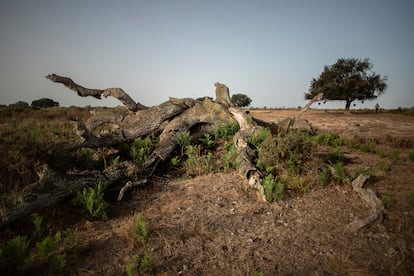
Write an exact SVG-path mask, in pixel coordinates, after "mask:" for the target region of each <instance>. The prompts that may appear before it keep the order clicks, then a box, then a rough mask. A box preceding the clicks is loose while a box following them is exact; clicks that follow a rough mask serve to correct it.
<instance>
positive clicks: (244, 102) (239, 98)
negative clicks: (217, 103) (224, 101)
mask: <svg viewBox="0 0 414 276" xmlns="http://www.w3.org/2000/svg"><path fill="white" fill-rule="evenodd" d="M231 101H232V102H233V103H234V104H235V105H237V106H240V107H244V106H249V105H250V104H251V102H252V99H250V98H249V97H247V95H245V94H233V95H232V96H231Z"/></svg>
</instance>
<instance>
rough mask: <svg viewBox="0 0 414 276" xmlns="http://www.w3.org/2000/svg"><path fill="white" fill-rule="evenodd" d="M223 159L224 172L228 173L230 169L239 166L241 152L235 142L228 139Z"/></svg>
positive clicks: (222, 155)
mask: <svg viewBox="0 0 414 276" xmlns="http://www.w3.org/2000/svg"><path fill="white" fill-rule="evenodd" d="M221 160H222V161H223V170H224V173H227V172H228V171H229V170H230V169H238V168H239V165H240V162H239V154H238V151H237V148H236V146H235V145H234V143H232V142H227V141H226V142H225V143H224V152H223V153H222V154H221Z"/></svg>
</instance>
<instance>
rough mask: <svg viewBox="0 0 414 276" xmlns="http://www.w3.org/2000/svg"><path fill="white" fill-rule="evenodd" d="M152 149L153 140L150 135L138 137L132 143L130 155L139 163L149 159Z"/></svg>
mask: <svg viewBox="0 0 414 276" xmlns="http://www.w3.org/2000/svg"><path fill="white" fill-rule="evenodd" d="M151 151H152V141H151V138H150V137H149V136H147V137H145V138H141V137H137V138H135V140H134V142H133V143H132V145H131V149H130V152H129V155H130V156H131V158H132V160H133V161H135V162H137V163H143V162H144V161H145V160H147V158H148V156H149V155H150V153H151Z"/></svg>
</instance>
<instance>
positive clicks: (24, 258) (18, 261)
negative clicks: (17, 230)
mask: <svg viewBox="0 0 414 276" xmlns="http://www.w3.org/2000/svg"><path fill="white" fill-rule="evenodd" d="M29 244H30V240H29V239H28V238H27V236H17V237H15V238H13V239H12V240H9V241H8V242H7V243H6V244H5V245H4V246H2V247H1V248H0V272H4V273H5V275H6V274H9V273H10V274H11V273H16V272H19V271H20V272H21V271H23V270H24V269H25V267H26V266H27V265H28V263H29V262H30V250H29Z"/></svg>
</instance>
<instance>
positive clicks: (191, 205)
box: [0, 109, 414, 275]
mask: <svg viewBox="0 0 414 276" xmlns="http://www.w3.org/2000/svg"><path fill="white" fill-rule="evenodd" d="M59 110H60V109H55V111H53V112H55V113H52V111H50V112H49V113H48V112H45V113H42V116H41V118H40V117H39V119H38V125H37V126H38V127H41V126H42V124H54V123H56V129H55V132H56V133H54V135H51V136H48V140H47V141H49V142H53V139H54V138H53V137H56V136H60V133H62V132H64V133H65V135H64V137H65V139H67V140H69V141H72V140H73V139H75V137H73V136H72V135H73V133H71V130H70V127H69V126H67V124H68V122H69V118H70V117H72V116H74V115H75V114H78V115H80V116H82V117H87V116H89V115H88V113H87V112H86V111H85V110H82V109H78V110H76V111H69V110H65V109H62V111H59ZM36 112H37V111H33V113H32V115H31V116H23V115H13V116H14V117H7V118H1V119H0V123H1V126H2V128H3V130H4V129H9V131H8V133H5V132H4V131H3V132H1V135H2V136H3V137H2V139H3V140H2V143H5V141H6V138H7V137H8V136H7V135H11V134H10V131H11V130H10V129H12V128H11V126H10V124H15V126H16V127H19V126H18V125H20V126H24V127H26V128H30V127H33V123H30V124H28V125H25V123H24V121H25V120H32V119H33V116H36ZM39 112H40V111H39ZM60 112H64V113H60ZM295 112H296V111H294V110H252V111H251V114H252V115H253V116H254V117H257V118H259V119H262V120H266V121H273V122H278V121H279V120H280V119H283V118H286V117H289V116H292V115H293V114H294V113H295ZM19 116H21V117H19ZM303 118H305V119H307V120H308V121H309V122H310V123H311V124H312V125H313V126H314V127H315V128H317V129H318V130H319V132H322V133H336V134H339V135H340V136H341V137H343V138H345V139H348V140H349V141H351V142H350V143H348V144H344V145H340V146H338V147H337V148H340V150H341V151H342V152H344V153H348V154H351V155H354V156H356V158H355V159H353V160H352V162H349V163H347V164H346V166H345V173H346V176H347V177H348V178H350V179H351V178H352V176H353V175H355V173H356V172H357V171H361V170H367V171H370V172H372V173H373V176H372V177H371V179H370V180H369V182H368V187H369V188H372V189H374V190H375V191H376V192H377V194H378V197H379V198H380V199H382V201H383V202H384V205H385V207H386V208H385V212H384V218H383V220H381V221H378V220H377V221H375V222H374V223H373V224H371V225H369V226H368V227H365V228H363V229H361V230H358V231H357V232H352V233H351V232H348V231H346V225H347V224H348V223H350V222H352V221H353V220H354V219H355V218H357V217H359V218H362V217H366V216H368V215H369V211H370V210H369V207H368V206H367V205H366V204H365V203H364V202H363V201H362V200H361V198H360V197H359V196H358V194H356V193H355V192H353V191H352V187H351V186H350V184H349V183H348V182H346V181H345V183H343V184H334V183H331V184H329V185H320V186H316V187H315V186H313V187H312V188H311V189H309V190H306V191H304V192H303V193H300V194H299V193H293V192H292V193H289V192H286V194H285V197H284V199H283V200H281V201H278V202H274V203H263V202H259V201H258V200H257V196H256V193H255V192H254V191H246V190H245V189H244V185H245V183H244V181H245V180H244V179H243V178H242V177H241V176H240V175H239V174H238V173H237V172H234V171H230V172H229V173H222V172H217V173H209V174H205V175H202V176H197V177H195V178H184V177H181V176H177V173H176V172H174V171H165V172H159V173H158V174H157V177H156V178H154V180H153V181H152V182H151V183H150V184H149V185H146V186H144V187H141V188H139V189H136V190H135V191H134V192H133V193H132V194H130V195H129V196H127V197H126V198H125V199H124V200H123V201H121V202H118V201H116V196H117V194H116V193H115V192H112V193H110V192H108V193H107V194H106V197H105V198H106V200H107V201H108V202H109V207H108V217H109V219H108V220H104V221H101V220H93V219H89V218H88V217H87V216H85V215H84V213H83V212H82V211H81V210H79V209H76V208H74V207H73V206H72V204H71V203H70V201H69V200H68V201H66V202H63V203H62V204H59V205H58V206H54V207H53V208H48V209H46V210H39V212H38V214H39V215H40V216H42V217H43V225H44V227H45V230H44V231H45V232H47V233H50V234H52V233H55V232H56V231H58V230H59V229H62V230H63V229H66V228H71V229H76V230H77V233H79V235H80V237H81V243H82V248H83V249H82V250H81V251H80V252H77V253H70V254H69V253H68V254H67V255H66V261H65V265H64V267H62V268H61V269H60V270H59V269H57V270H56V269H55V270H53V269H51V268H50V266H49V265H48V264H45V263H40V264H35V265H31V266H30V268H29V269H28V270H25V271H24V272H25V274H32V275H55V274H56V275H59V274H65V275H97V274H104V275H122V274H126V271H127V266H128V264H130V263H131V259H132V257H133V256H137V257H138V258H141V257H142V256H143V255H148V256H150V258H151V260H152V266H151V269H148V268H146V269H143V270H142V271H141V272H139V269H138V268H137V269H136V270H135V271H134V273H135V274H134V275H139V274H144V275H147V274H148V275H177V274H182V275H262V274H260V273H263V275H413V274H414V160H412V159H411V158H413V157H411V155H414V116H407V115H404V114H392V113H379V114H373V113H351V114H344V113H343V112H340V111H322V110H309V111H308V112H306V113H305V114H304V115H303ZM17 122H19V124H18V123H17ZM56 139H57V138H56ZM59 139H61V138H59ZM16 142H17V141H16ZM32 146H39V145H32ZM39 147H40V149H39V153H43V151H42V150H41V146H39ZM319 147H321V148H323V147H324V146H319ZM2 150H3V153H0V154H3V155H5V153H4V150H5V149H4V148H2ZM40 157H41V158H43V159H44V160H47V158H46V157H42V156H40ZM7 158H10V157H9V156H8V157H7ZM31 158H33V157H31ZM29 159H30V158H29V157H27V160H29ZM413 159H414V158H413ZM30 160H34V159H30ZM30 160H29V161H30ZM56 160H57V159H54V161H55V162H56ZM17 161H20V162H24V161H22V160H14V161H13V160H12V162H17ZM29 161H27V162H29ZM1 166H2V167H1V168H0V169H2V170H1V173H2V174H3V172H4V171H5V170H4V168H5V166H10V163H8V162H5V158H4V157H2V163H1ZM25 166H26V165H25ZM72 166H74V164H72ZM22 167H23V165H21V167H20V168H22ZM26 167H27V170H31V169H33V168H34V165H33V166H31V167H30V166H26ZM61 167H62V168H68V167H70V164H69V165H68V164H62V166H61ZM16 168H17V165H16ZM311 173H314V172H311ZM316 173H317V172H316ZM23 176H24V177H26V178H27V181H29V182H30V179H31V178H33V176H31V174H30V172H28V173H27V174H23V173H22V181H23V180H24V179H26V178H24V177H23ZM23 178H24V179H23ZM6 179H7V176H5V175H2V181H3V182H4V183H5V180H6ZM5 186H6V185H5V184H4V185H3V186H2V187H3V188H4V187H5ZM136 214H142V215H143V217H144V218H145V221H146V223H147V224H148V226H149V229H150V230H149V234H148V239H147V241H146V243H145V246H144V247H145V248H143V245H142V244H140V243H139V242H137V239H136V236H135V234H134V225H135V223H134V218H135V216H136ZM33 231H34V227H33V225H32V222H31V218H26V219H22V220H19V221H16V222H13V223H12V224H11V225H9V226H6V227H4V228H3V229H1V237H2V238H1V242H2V244H5V242H6V240H7V239H9V238H12V237H14V236H15V235H27V236H31V235H32V233H33Z"/></svg>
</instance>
